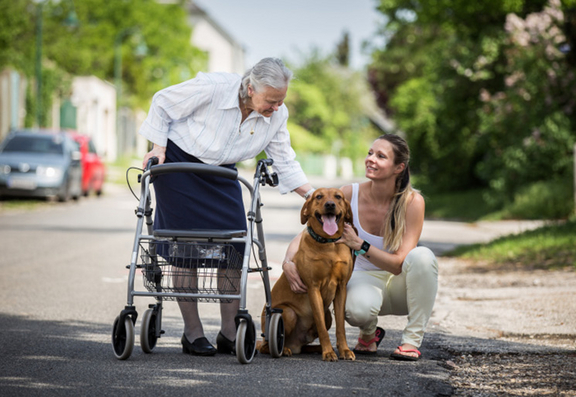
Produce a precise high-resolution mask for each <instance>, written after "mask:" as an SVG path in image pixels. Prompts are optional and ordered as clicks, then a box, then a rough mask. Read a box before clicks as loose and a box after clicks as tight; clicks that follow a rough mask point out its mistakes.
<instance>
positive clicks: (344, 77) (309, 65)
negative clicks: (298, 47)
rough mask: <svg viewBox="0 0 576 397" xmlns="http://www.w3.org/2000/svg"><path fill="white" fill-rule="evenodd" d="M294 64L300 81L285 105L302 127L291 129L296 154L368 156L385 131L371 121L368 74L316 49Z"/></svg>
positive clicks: (294, 122) (296, 76)
mask: <svg viewBox="0 0 576 397" xmlns="http://www.w3.org/2000/svg"><path fill="white" fill-rule="evenodd" d="M290 66H291V68H292V70H293V71H294V75H295V79H294V80H293V81H292V82H291V84H290V89H289V90H288V96H287V98H286V106H287V107H288V109H289V111H290V122H291V124H292V125H297V126H299V128H298V127H297V128H294V127H293V126H292V127H290V134H291V136H292V145H293V147H294V149H295V150H296V151H297V153H298V154H299V155H304V154H306V153H323V154H334V155H336V156H345V157H350V158H352V159H353V160H357V159H358V158H363V157H364V156H365V155H366V149H367V147H368V145H369V144H370V143H371V141H372V140H374V139H375V138H376V137H377V136H378V135H380V133H381V132H380V131H378V130H377V129H376V128H375V127H374V126H373V125H372V124H371V123H370V120H369V114H368V112H367V106H366V101H367V99H368V98H369V97H370V95H372V94H371V92H370V89H369V87H368V84H367V82H366V80H365V78H364V76H362V74H360V73H359V72H354V71H351V70H350V69H348V68H344V67H341V66H339V65H338V63H337V62H334V59H333V58H331V57H322V56H320V55H319V54H318V53H317V52H313V53H312V54H311V55H309V56H308V57H307V58H306V59H305V60H304V61H303V62H302V63H301V64H300V65H297V66H292V65H290Z"/></svg>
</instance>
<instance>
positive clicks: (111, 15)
mask: <svg viewBox="0 0 576 397" xmlns="http://www.w3.org/2000/svg"><path fill="white" fill-rule="evenodd" d="M42 4H43V5H42V6H40V5H38V3H35V2H34V1H32V0H10V1H8V0H0V68H4V67H6V66H9V67H13V68H15V69H16V70H19V71H21V72H23V73H24V74H25V75H26V76H28V78H29V81H32V82H33V81H34V80H33V78H34V76H35V68H34V66H35V64H36V61H35V54H36V38H37V31H36V28H37V22H36V16H37V13H38V11H39V10H42V14H41V15H42V21H43V29H42V38H43V40H42V42H43V45H42V65H43V69H49V70H51V71H54V73H55V76H65V75H69V76H84V75H94V76H97V77H99V78H101V79H104V80H107V81H110V82H114V77H115V76H114V63H115V49H116V48H117V47H118V46H119V48H120V49H121V60H122V69H121V71H122V85H123V87H122V93H123V95H122V99H123V104H124V105H130V106H133V107H136V106H137V107H142V108H147V107H148V105H149V102H150V100H151V98H152V95H153V94H154V93H155V92H156V91H158V90H159V89H161V88H163V87H166V86H168V85H172V84H176V83H179V82H182V81H184V80H186V79H188V78H190V77H192V76H193V75H195V73H196V72H197V71H198V70H199V69H200V67H201V66H203V65H204V64H205V62H206V56H205V54H204V53H203V52H202V51H200V50H199V49H197V48H194V47H192V46H191V45H190V35H191V28H190V26H189V25H188V21H187V14H186V10H185V8H184V6H183V2H180V3H178V2H176V3H171V4H163V3H161V2H157V1H151V0H123V1H106V0H82V1H56V0H47V1H45V2H44V3H42ZM73 14H75V15H76V17H77V18H76V23H74V24H72V25H71V24H70V19H69V18H70V16H72V15H73ZM143 43H145V45H146V48H147V53H146V54H145V55H142V54H140V55H138V54H137V52H136V49H137V48H138V46H140V45H141V44H143ZM45 73H46V71H43V77H44V75H45ZM50 73H52V72H48V74H50ZM49 80H50V76H46V80H43V84H42V89H43V92H42V94H41V95H42V98H48V99H51V98H52V96H53V95H54V94H60V95H65V92H64V91H65V90H60V92H58V91H55V90H56V85H51V84H50V83H49ZM58 87H60V85H58ZM27 101H28V103H29V107H28V109H27V110H28V112H29V113H30V112H32V113H34V112H33V109H34V107H35V99H27ZM42 105H43V109H42V111H41V112H42V114H46V113H47V112H48V110H47V109H49V105H50V100H43V101H42ZM30 118H31V116H30V115H28V116H27V119H30ZM43 119H44V120H45V121H44V124H45V123H46V117H43Z"/></svg>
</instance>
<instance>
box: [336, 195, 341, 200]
mask: <svg viewBox="0 0 576 397" xmlns="http://www.w3.org/2000/svg"><path fill="white" fill-rule="evenodd" d="M334 198H335V199H336V200H342V196H340V195H339V194H336V195H335V196H334Z"/></svg>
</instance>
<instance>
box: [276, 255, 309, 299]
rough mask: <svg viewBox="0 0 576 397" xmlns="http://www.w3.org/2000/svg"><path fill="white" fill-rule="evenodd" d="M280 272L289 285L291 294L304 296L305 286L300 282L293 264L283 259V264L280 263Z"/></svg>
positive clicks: (306, 289)
mask: <svg viewBox="0 0 576 397" xmlns="http://www.w3.org/2000/svg"><path fill="white" fill-rule="evenodd" d="M282 270H283V271H284V274H285V275H286V278H287V279H288V284H290V289H291V290H292V292H294V293H296V294H305V293H306V292H308V288H307V287H306V284H304V283H303V282H302V279H301V278H300V275H299V274H298V269H297V268H296V264H295V263H294V262H292V261H291V260H287V259H284V263H282Z"/></svg>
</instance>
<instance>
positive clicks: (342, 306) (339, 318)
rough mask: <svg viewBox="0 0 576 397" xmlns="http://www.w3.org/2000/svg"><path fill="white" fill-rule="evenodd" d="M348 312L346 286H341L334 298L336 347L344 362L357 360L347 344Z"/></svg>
mask: <svg viewBox="0 0 576 397" xmlns="http://www.w3.org/2000/svg"><path fill="white" fill-rule="evenodd" d="M345 310H346V285H345V284H344V285H343V284H340V285H339V286H338V289H337V290H336V296H335V297H334V316H335V317H336V347H337V348H338V352H339V353H340V358H341V359H344V360H356V355H355V354H354V352H353V351H352V350H350V348H349V347H348V342H346V330H345V324H344V311H345Z"/></svg>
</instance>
